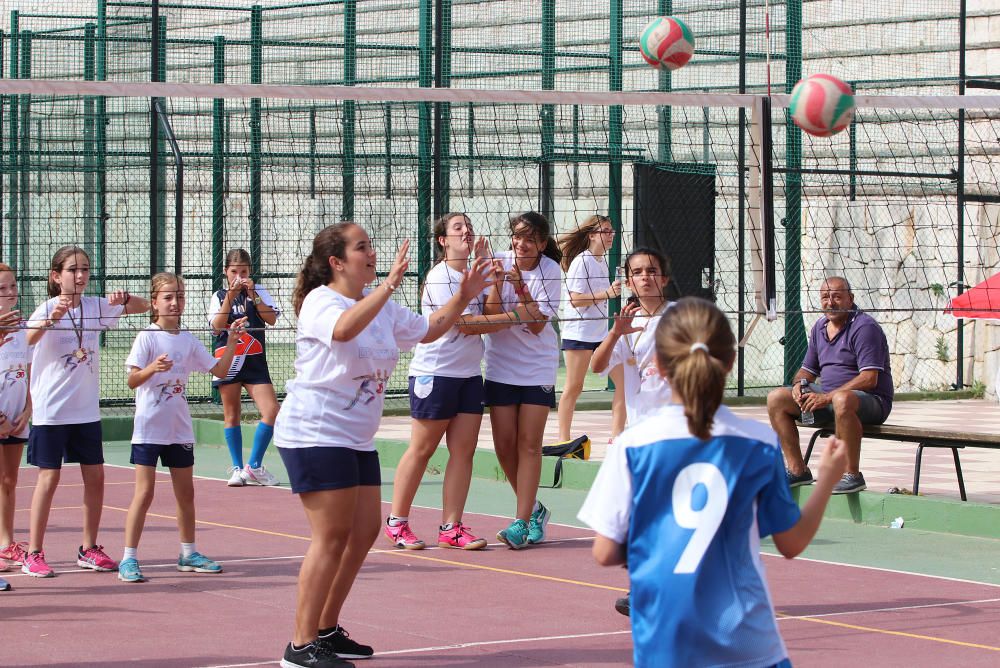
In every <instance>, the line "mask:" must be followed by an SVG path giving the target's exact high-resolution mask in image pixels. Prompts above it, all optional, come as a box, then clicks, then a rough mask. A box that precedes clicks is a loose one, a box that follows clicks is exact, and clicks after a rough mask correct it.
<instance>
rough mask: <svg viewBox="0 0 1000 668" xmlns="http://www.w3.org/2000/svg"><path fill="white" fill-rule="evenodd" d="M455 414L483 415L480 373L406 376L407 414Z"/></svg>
mask: <svg viewBox="0 0 1000 668" xmlns="http://www.w3.org/2000/svg"><path fill="white" fill-rule="evenodd" d="M459 413H472V414H473V415H482V414H483V377H482V376H472V377H471V378H447V377H445V376H410V417H413V418H416V419H417V420H449V419H451V418H453V417H455V416H456V415H458V414H459Z"/></svg>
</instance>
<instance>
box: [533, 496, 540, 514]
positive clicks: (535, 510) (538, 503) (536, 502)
mask: <svg viewBox="0 0 1000 668" xmlns="http://www.w3.org/2000/svg"><path fill="white" fill-rule="evenodd" d="M541 507H542V504H541V503H540V502H539V501H538V499H535V505H534V506H532V507H531V512H533V513H537V512H538V509H539V508H541Z"/></svg>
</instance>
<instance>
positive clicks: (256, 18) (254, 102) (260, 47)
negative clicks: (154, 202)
mask: <svg viewBox="0 0 1000 668" xmlns="http://www.w3.org/2000/svg"><path fill="white" fill-rule="evenodd" d="M263 74H264V12H263V9H262V8H261V6H260V5H254V6H253V8H252V9H251V12H250V83H252V84H259V83H262V81H263ZM262 144H263V137H262V135H261V125H260V98H259V97H255V98H253V99H251V100H250V273H251V275H252V276H255V277H257V280H260V267H261V257H260V254H261V229H260V219H261V192H260V189H261V170H262V159H261V150H262Z"/></svg>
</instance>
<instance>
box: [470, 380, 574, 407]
mask: <svg viewBox="0 0 1000 668" xmlns="http://www.w3.org/2000/svg"><path fill="white" fill-rule="evenodd" d="M483 401H484V402H485V403H486V405H487V406H517V405H520V404H529V405H532V406H548V407H549V408H555V407H556V388H555V387H553V386H552V385H508V384H507V383H498V382H497V381H495V380H487V381H486V382H484V383H483Z"/></svg>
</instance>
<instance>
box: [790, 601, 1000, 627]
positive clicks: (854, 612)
mask: <svg viewBox="0 0 1000 668" xmlns="http://www.w3.org/2000/svg"><path fill="white" fill-rule="evenodd" d="M998 602H1000V598H980V599H976V600H971V601H949V602H947V603H924V604H923V605H899V606H895V607H892V608H869V609H863V610H841V611H840V612H824V613H820V614H818V615H794V616H793V615H782V614H781V613H779V614H778V621H779V622H784V621H789V620H791V621H794V620H796V619H822V618H824V617H842V616H844V615H863V614H866V613H871V612H900V611H903V610H923V609H925V608H950V607H952V606H955V605H978V604H980V603H998Z"/></svg>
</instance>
